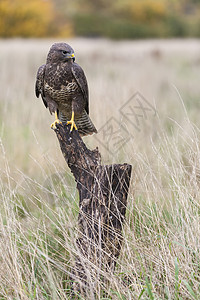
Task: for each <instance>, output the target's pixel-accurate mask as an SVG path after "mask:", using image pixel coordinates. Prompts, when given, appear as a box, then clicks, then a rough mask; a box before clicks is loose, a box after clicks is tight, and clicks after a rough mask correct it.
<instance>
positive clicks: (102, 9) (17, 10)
mask: <svg viewBox="0 0 200 300" xmlns="http://www.w3.org/2000/svg"><path fill="white" fill-rule="evenodd" d="M0 36H1V37H19V36H20V37H69V36H70V37H71V36H84V37H109V38H114V39H124V38H126V39H138V38H152V37H154V38H156V37H157V38H161V37H162V38H163V37H199V36H200V1H199V0H180V1H179V0H110V1H106V0H94V1H93V0H67V1H65V0H29V1H28V2H27V1H26V0H1V1H0Z"/></svg>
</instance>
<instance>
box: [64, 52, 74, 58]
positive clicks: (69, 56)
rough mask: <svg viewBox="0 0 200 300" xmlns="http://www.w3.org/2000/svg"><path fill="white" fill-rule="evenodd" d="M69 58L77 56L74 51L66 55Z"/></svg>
mask: <svg viewBox="0 0 200 300" xmlns="http://www.w3.org/2000/svg"><path fill="white" fill-rule="evenodd" d="M66 57H67V58H75V54H74V52H73V53H69V54H67V55H66Z"/></svg>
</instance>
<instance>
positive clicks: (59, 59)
mask: <svg viewBox="0 0 200 300" xmlns="http://www.w3.org/2000/svg"><path fill="white" fill-rule="evenodd" d="M35 93H36V96H37V98H39V96H40V95H41V97H42V100H43V103H44V105H45V106H46V107H48V108H49V111H50V113H51V114H52V113H55V122H53V123H52V124H51V127H52V128H53V129H55V128H56V124H58V123H67V125H68V124H70V125H71V129H70V131H72V130H73V128H74V129H75V130H78V132H79V134H80V135H81V136H85V135H89V134H92V133H96V132H97V130H96V128H95V126H94V125H93V123H92V121H91V119H90V117H89V95H88V85H87V79H86V77H85V74H84V71H83V69H82V68H81V67H80V66H79V65H78V64H77V63H75V54H74V50H73V49H72V47H71V46H70V45H68V44H66V43H55V44H53V45H52V46H51V48H50V50H49V53H48V55H47V60H46V64H44V65H42V66H41V67H40V68H39V69H38V72H37V78H36V85H35Z"/></svg>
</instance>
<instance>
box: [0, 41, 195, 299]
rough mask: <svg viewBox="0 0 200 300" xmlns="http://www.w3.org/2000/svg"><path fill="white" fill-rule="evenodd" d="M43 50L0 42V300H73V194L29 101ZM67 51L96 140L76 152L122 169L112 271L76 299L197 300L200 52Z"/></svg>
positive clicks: (164, 48) (80, 46)
mask: <svg viewBox="0 0 200 300" xmlns="http://www.w3.org/2000/svg"><path fill="white" fill-rule="evenodd" d="M53 42H54V41H52V40H0V87H1V93H0V175H1V176H0V299H39V300H42V299H72V297H71V296H70V282H69V274H70V272H71V269H70V267H71V265H72V261H73V258H74V256H75V254H76V247H75V243H74V241H75V239H76V234H77V230H78V229H77V216H78V195H77V191H76V188H75V183H74V180H73V178H72V175H71V174H70V171H69V169H68V167H67V165H66V163H65V161H64V158H63V156H62V154H61V151H60V148H59V144H58V142H57V138H56V136H55V133H54V132H53V131H52V130H51V129H50V124H51V122H52V121H53V116H51V115H50V114H49V112H48V111H47V110H46V109H45V107H44V105H43V104H42V101H41V100H38V99H36V97H35V95H34V84H35V76H36V72H37V69H38V67H39V66H40V65H41V64H43V63H44V62H45V58H46V54H47V52H48V50H49V47H50V46H51V44H52V43H53ZM68 42H69V43H70V44H71V45H72V47H73V48H74V49H75V52H76V61H77V62H78V63H79V64H80V65H81V66H82V67H83V69H84V70H85V73H86V76H87V78H88V83H89V89H90V115H91V118H92V120H93V122H94V124H95V125H96V127H97V129H98V130H99V133H98V134H97V135H96V136H95V135H93V136H90V137H86V138H85V139H84V141H85V142H86V144H87V145H88V147H90V148H91V149H92V148H95V147H96V146H98V147H99V149H100V151H101V154H102V160H103V162H105V163H113V162H115V163H121V162H126V163H130V164H132V166H133V171H132V180H131V186H130V194H129V198H128V207H127V215H126V222H125V225H124V228H123V236H124V244H123V247H122V251H121V255H120V259H119V261H118V264H117V267H116V271H115V273H114V274H113V275H112V276H111V277H110V278H109V282H108V286H106V287H102V286H101V283H97V284H96V285H95V286H94V290H89V291H88V295H90V296H88V297H87V299H93V298H95V296H94V294H93V293H95V291H96V293H97V296H96V297H97V299H138V300H139V299H144V300H146V299H171V300H174V299H176V300H178V299H200V259H199V249H200V149H199V138H200V132H199V125H200V118H199V109H200V102H199V95H200V83H199V68H200V41H197V40H184V41H182V40H172V41H167V40H166V41H162V40H160V41H156V40H155V41H148V40H147V41H138V42H136V41H134V42H131V41H124V42H114V41H108V40H92V39H91V40H90V39H88V40H84V39H73V40H69V41H68ZM105 290H106V292H107V295H106V297H105V296H103V294H104V291H105ZM76 299H84V297H82V298H81V296H76Z"/></svg>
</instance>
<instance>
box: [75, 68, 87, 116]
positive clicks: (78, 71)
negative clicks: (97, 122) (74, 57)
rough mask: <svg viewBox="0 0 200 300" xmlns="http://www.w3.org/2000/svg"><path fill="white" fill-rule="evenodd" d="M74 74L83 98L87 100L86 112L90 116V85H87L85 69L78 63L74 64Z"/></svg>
mask: <svg viewBox="0 0 200 300" xmlns="http://www.w3.org/2000/svg"><path fill="white" fill-rule="evenodd" d="M72 74H73V75H74V78H75V79H76V81H77V83H78V85H79V87H80V89H81V91H82V94H83V97H84V99H85V103H86V104H85V110H86V112H87V114H89V92H88V84H87V79H86V76H85V73H84V71H83V69H82V68H81V67H80V66H79V65H78V64H76V63H73V64H72Z"/></svg>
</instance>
